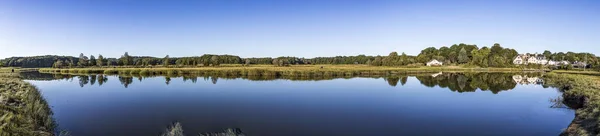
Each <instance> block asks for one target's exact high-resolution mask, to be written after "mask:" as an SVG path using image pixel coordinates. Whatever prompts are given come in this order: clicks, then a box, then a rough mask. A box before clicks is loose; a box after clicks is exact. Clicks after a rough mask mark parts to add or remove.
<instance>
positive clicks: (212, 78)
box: [210, 76, 219, 84]
mask: <svg viewBox="0 0 600 136" xmlns="http://www.w3.org/2000/svg"><path fill="white" fill-rule="evenodd" d="M217 80H219V78H218V77H215V76H212V77H210V81H211V82H212V83H213V84H217Z"/></svg>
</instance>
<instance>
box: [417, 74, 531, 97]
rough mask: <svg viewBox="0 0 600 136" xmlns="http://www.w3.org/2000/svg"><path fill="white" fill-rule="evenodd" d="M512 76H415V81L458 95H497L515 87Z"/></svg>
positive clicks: (515, 83)
mask: <svg viewBox="0 0 600 136" xmlns="http://www.w3.org/2000/svg"><path fill="white" fill-rule="evenodd" d="M513 75H514V74H507V73H445V74H438V75H436V76H417V79H418V80H419V82H421V84H423V85H424V86H427V87H435V86H439V87H442V88H448V89H450V90H451V91H456V92H460V93H462V92H474V91H476V90H477V89H480V90H482V91H491V92H492V93H494V94H497V93H498V92H500V91H506V90H511V89H513V88H515V87H516V86H517V83H518V82H515V80H514V79H513ZM527 76H528V77H532V78H530V80H529V81H533V82H536V83H537V82H539V81H540V78H537V77H535V76H536V75H527ZM533 77H535V78H533Z"/></svg>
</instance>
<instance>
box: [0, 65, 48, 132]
mask: <svg viewBox="0 0 600 136" xmlns="http://www.w3.org/2000/svg"><path fill="white" fill-rule="evenodd" d="M0 103H1V104H0V113H1V114H0V115H1V116H0V135H2V136H53V135H54V128H55V127H56V124H55V122H54V120H53V119H52V111H51V109H50V107H49V105H48V103H47V102H46V100H45V99H44V98H43V97H42V95H41V94H40V92H39V91H38V89H37V88H36V87H35V86H33V85H31V84H29V83H27V82H24V81H22V80H21V79H20V78H19V75H18V73H12V72H11V73H7V72H5V71H3V72H0Z"/></svg>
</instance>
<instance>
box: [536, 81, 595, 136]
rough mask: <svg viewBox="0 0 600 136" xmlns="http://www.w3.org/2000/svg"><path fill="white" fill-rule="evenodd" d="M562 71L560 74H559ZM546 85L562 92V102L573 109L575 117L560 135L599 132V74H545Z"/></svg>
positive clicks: (593, 133)
mask: <svg viewBox="0 0 600 136" xmlns="http://www.w3.org/2000/svg"><path fill="white" fill-rule="evenodd" d="M561 73H562V74H561ZM546 76H547V77H550V79H552V80H546V81H547V83H548V85H550V86H553V87H556V88H557V89H558V90H559V91H561V92H563V95H562V96H563V98H564V101H563V103H564V104H565V105H567V106H569V107H570V108H572V109H574V110H575V111H576V112H575V118H574V119H573V121H572V122H571V124H569V126H568V127H567V128H566V129H565V131H563V133H561V134H560V135H561V136H583V135H586V136H587V135H598V134H600V109H599V108H600V76H590V75H578V74H565V73H564V72H556V73H549V74H547V75H546Z"/></svg>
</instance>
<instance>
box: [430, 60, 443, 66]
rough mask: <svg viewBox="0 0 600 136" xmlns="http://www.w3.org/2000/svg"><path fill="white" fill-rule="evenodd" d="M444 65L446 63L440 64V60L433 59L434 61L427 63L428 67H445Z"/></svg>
mask: <svg viewBox="0 0 600 136" xmlns="http://www.w3.org/2000/svg"><path fill="white" fill-rule="evenodd" d="M443 64H444V63H442V62H439V61H438V60H436V59H433V60H431V61H429V62H427V66H441V65H443Z"/></svg>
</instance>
